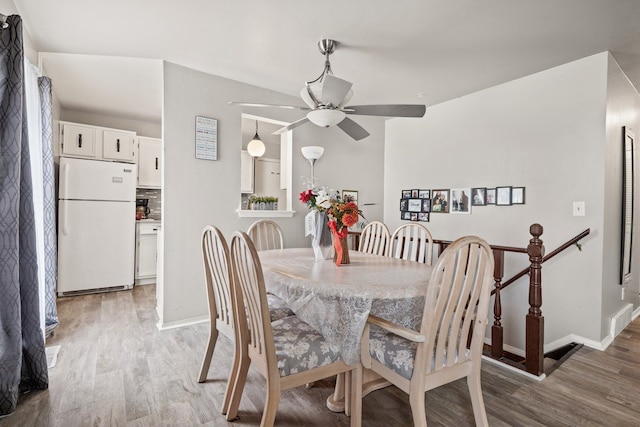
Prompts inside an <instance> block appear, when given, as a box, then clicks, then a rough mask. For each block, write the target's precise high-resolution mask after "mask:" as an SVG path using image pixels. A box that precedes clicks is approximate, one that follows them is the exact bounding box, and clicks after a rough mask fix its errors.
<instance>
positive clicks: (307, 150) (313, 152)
mask: <svg viewBox="0 0 640 427" xmlns="http://www.w3.org/2000/svg"><path fill="white" fill-rule="evenodd" d="M301 151H302V155H303V156H304V158H305V159H307V160H309V164H310V165H311V185H310V186H311V187H313V186H314V185H315V176H314V174H313V165H314V164H315V163H316V160H318V159H319V158H320V157H322V154H324V147H319V146H316V145H310V146H308V147H302V148H301Z"/></svg>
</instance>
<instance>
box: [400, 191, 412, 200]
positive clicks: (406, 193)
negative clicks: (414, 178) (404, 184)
mask: <svg viewBox="0 0 640 427" xmlns="http://www.w3.org/2000/svg"><path fill="white" fill-rule="evenodd" d="M402 198H403V199H410V198H411V190H402Z"/></svg>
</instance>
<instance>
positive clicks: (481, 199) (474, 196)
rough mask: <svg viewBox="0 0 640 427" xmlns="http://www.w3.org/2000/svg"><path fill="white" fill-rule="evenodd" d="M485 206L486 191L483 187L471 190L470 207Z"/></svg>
mask: <svg viewBox="0 0 640 427" xmlns="http://www.w3.org/2000/svg"><path fill="white" fill-rule="evenodd" d="M486 204H487V189H486V188H485V187H477V188H472V189H471V205H472V206H484V205H486Z"/></svg>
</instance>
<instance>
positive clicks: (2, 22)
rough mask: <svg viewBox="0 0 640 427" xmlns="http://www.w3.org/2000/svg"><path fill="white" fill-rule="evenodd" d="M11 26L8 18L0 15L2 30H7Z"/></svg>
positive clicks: (0, 27)
mask: <svg viewBox="0 0 640 427" xmlns="http://www.w3.org/2000/svg"><path fill="white" fill-rule="evenodd" d="M8 26H9V24H7V16H6V15H3V14H2V13H0V29H4V28H7V27H8Z"/></svg>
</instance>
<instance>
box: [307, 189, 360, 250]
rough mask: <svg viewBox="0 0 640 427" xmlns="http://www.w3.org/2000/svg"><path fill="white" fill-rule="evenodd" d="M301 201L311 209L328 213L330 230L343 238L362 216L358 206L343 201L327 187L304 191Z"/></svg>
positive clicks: (335, 192)
mask: <svg viewBox="0 0 640 427" xmlns="http://www.w3.org/2000/svg"><path fill="white" fill-rule="evenodd" d="M300 201H301V202H302V203H304V204H305V205H307V207H308V208H309V209H316V210H318V211H320V212H326V213H327V216H328V217H329V228H330V229H331V230H332V231H334V232H335V233H336V234H338V236H339V237H341V238H344V237H346V235H347V227H353V226H354V225H355V224H356V223H357V222H358V218H359V217H360V216H361V215H362V211H361V210H360V209H358V205H357V204H355V203H354V202H344V201H341V200H340V195H339V193H338V192H337V191H336V190H333V189H327V188H325V187H323V188H321V189H317V190H316V189H310V190H306V191H303V192H302V193H300Z"/></svg>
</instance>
